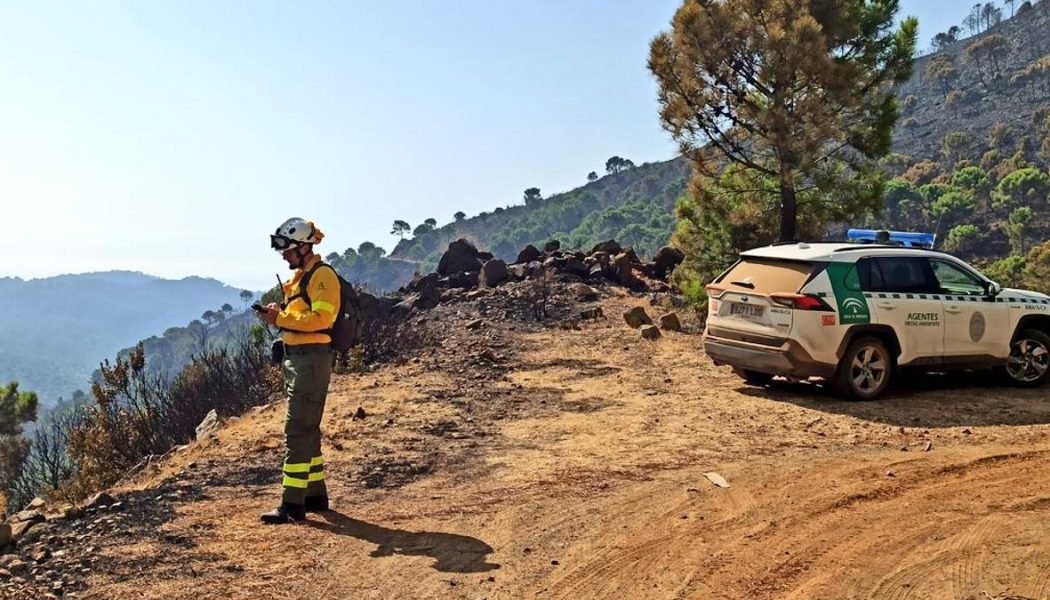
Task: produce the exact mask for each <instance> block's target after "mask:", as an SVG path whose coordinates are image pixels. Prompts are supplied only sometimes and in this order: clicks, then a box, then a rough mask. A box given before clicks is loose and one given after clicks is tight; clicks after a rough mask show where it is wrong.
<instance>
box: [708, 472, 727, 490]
mask: <svg viewBox="0 0 1050 600" xmlns="http://www.w3.org/2000/svg"><path fill="white" fill-rule="evenodd" d="M704 477H706V478H707V480H708V481H710V482H711V483H713V484H715V485H717V486H718V487H720V488H727V487H729V482H728V481H726V478H725V477H722V475H720V474H719V473H716V472H715V471H708V472H707V473H704Z"/></svg>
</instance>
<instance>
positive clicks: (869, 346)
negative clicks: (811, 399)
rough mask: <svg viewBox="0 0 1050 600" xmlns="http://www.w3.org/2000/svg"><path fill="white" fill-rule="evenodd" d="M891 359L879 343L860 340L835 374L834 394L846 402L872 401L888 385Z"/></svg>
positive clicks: (851, 345) (848, 349)
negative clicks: (851, 400)
mask: <svg viewBox="0 0 1050 600" xmlns="http://www.w3.org/2000/svg"><path fill="white" fill-rule="evenodd" d="M892 375H893V359H892V358H891V357H890V352H889V350H887V349H886V344H883V343H882V340H880V339H879V338H875V337H862V338H859V339H856V340H854V341H853V342H852V343H850V345H849V348H847V349H846V353H845V354H844V355H843V356H842V360H841V361H839V367H838V371H836V373H835V381H834V383H835V391H837V392H838V393H839V395H841V396H845V397H846V398H854V399H857V400H872V399H874V398H876V397H877V396H878V395H879V394H881V393H882V392H883V391H884V390H885V389H886V387H887V386H888V385H889V384H890V377H891V376H892Z"/></svg>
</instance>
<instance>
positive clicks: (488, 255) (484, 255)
mask: <svg viewBox="0 0 1050 600" xmlns="http://www.w3.org/2000/svg"><path fill="white" fill-rule="evenodd" d="M493 258H496V257H495V256H494V255H493V254H492V253H491V252H481V251H480V250H479V251H478V260H480V261H481V262H485V261H486V260H492V259H493Z"/></svg>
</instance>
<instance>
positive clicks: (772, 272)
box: [718, 258, 816, 294]
mask: <svg viewBox="0 0 1050 600" xmlns="http://www.w3.org/2000/svg"><path fill="white" fill-rule="evenodd" d="M814 268H816V265H814V264H813V263H807V262H803V261H795V260H768V259H758V258H744V259H741V260H740V262H738V263H737V264H735V265H733V267H732V268H730V269H729V270H728V271H726V273H725V275H723V276H722V278H721V279H719V280H718V283H719V284H720V285H724V286H726V288H728V289H730V290H737V291H742V290H747V291H749V292H758V293H762V294H773V293H777V292H788V293H791V292H797V291H799V290H800V289H802V286H803V285H804V284H805V283H806V280H807V279H809V276H810V273H812V272H813V270H814Z"/></svg>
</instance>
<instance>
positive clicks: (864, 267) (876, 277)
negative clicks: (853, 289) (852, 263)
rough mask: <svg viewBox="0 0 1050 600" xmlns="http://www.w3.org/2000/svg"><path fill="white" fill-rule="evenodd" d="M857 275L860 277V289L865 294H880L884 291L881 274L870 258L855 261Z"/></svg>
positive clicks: (884, 286)
mask: <svg viewBox="0 0 1050 600" xmlns="http://www.w3.org/2000/svg"><path fill="white" fill-rule="evenodd" d="M856 269H857V275H858V276H859V277H860V289H862V290H864V291H865V292H881V291H885V290H886V285H885V284H884V283H883V282H882V272H881V271H879V267H878V265H876V264H875V261H874V260H872V259H870V258H862V259H860V260H859V261H857V266H856Z"/></svg>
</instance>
